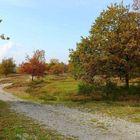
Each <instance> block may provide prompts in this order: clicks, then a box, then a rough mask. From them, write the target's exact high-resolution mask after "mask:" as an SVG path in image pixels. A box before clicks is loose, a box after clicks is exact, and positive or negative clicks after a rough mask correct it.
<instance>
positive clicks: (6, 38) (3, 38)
mask: <svg viewBox="0 0 140 140" xmlns="http://www.w3.org/2000/svg"><path fill="white" fill-rule="evenodd" d="M1 22H2V20H0V23H1ZM0 38H1V39H2V40H9V39H10V38H9V37H6V36H5V35H4V34H2V35H0Z"/></svg>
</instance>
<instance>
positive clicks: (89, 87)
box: [78, 83, 95, 94]
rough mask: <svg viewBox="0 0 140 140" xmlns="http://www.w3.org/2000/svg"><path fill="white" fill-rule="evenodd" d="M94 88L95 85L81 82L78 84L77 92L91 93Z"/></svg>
mask: <svg viewBox="0 0 140 140" xmlns="http://www.w3.org/2000/svg"><path fill="white" fill-rule="evenodd" d="M94 90H95V87H94V86H93V85H91V84H86V83H81V84H79V85H78V93H79V94H91V93H93V92H94Z"/></svg>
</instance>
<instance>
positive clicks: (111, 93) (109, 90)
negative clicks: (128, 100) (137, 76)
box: [104, 81, 118, 100]
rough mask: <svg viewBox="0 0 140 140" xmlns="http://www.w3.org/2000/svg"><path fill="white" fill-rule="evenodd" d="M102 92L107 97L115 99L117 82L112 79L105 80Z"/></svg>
mask: <svg viewBox="0 0 140 140" xmlns="http://www.w3.org/2000/svg"><path fill="white" fill-rule="evenodd" d="M104 93H105V94H106V97H107V98H109V97H110V98H112V99H113V100H116V99H117V96H118V87H117V84H116V83H114V82H112V81H107V83H106V85H105V87H104Z"/></svg>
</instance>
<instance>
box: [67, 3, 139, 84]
mask: <svg viewBox="0 0 140 140" xmlns="http://www.w3.org/2000/svg"><path fill="white" fill-rule="evenodd" d="M138 14H139V13H137V12H136V11H135V12H134V11H130V10H129V7H127V6H124V5H122V4H120V5H117V4H114V5H111V6H109V7H108V8H107V10H105V11H103V12H102V13H101V14H100V16H99V17H98V18H97V19H96V21H95V23H94V24H93V25H92V27H91V30H90V35H89V36H88V37H86V38H83V37H82V39H81V42H80V43H78V44H77V48H76V50H75V51H74V50H72V51H71V52H70V63H71V64H73V67H74V74H75V76H76V77H77V78H79V79H83V80H84V81H86V82H88V83H94V76H95V75H102V76H106V77H112V76H119V77H123V78H124V79H125V82H126V85H127V86H129V80H130V79H131V78H132V77H133V76H135V75H136V74H139V70H140V25H139V22H138V20H139V19H138Z"/></svg>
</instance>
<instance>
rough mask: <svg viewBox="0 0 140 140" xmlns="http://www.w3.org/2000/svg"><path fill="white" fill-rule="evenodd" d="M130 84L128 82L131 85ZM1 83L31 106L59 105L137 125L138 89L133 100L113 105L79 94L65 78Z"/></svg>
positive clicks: (17, 79)
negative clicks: (37, 104) (30, 103)
mask: <svg viewBox="0 0 140 140" xmlns="http://www.w3.org/2000/svg"><path fill="white" fill-rule="evenodd" d="M134 81H135V80H132V82H133V83H134ZM1 83H13V84H12V85H11V86H9V87H7V88H5V90H6V91H8V92H10V93H13V94H14V95H16V96H18V97H20V98H22V99H26V100H30V101H32V102H38V103H41V104H53V105H58V104H59V105H60V104H61V105H65V106H68V107H72V108H78V109H79V110H83V111H87V112H92V113H103V114H107V115H109V116H115V117H119V118H123V119H126V120H129V121H132V122H137V123H140V102H139V100H137V99H136V98H137V97H138V95H139V90H138V89H135V92H138V94H136V96H133V97H134V99H133V98H132V96H131V95H130V97H129V96H128V100H126V98H125V100H117V101H114V100H110V99H106V98H104V97H101V95H100V94H99V93H98V92H97V93H94V94H91V95H85V94H80V93H79V91H78V90H79V89H78V87H79V86H78V85H79V84H80V83H81V82H80V81H76V80H74V79H73V78H72V77H71V76H68V75H63V76H62V75H61V76H58V75H47V76H45V77H44V78H40V79H36V80H34V81H33V82H32V81H31V80H30V77H29V76H28V75H11V76H10V77H8V78H4V79H2V80H1ZM132 89H134V87H133V86H132V88H131V87H130V90H129V91H131V90H132ZM122 91H123V90H121V92H122ZM129 98H130V99H131V100H129ZM132 99H133V100H132ZM135 99H136V100H135Z"/></svg>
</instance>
